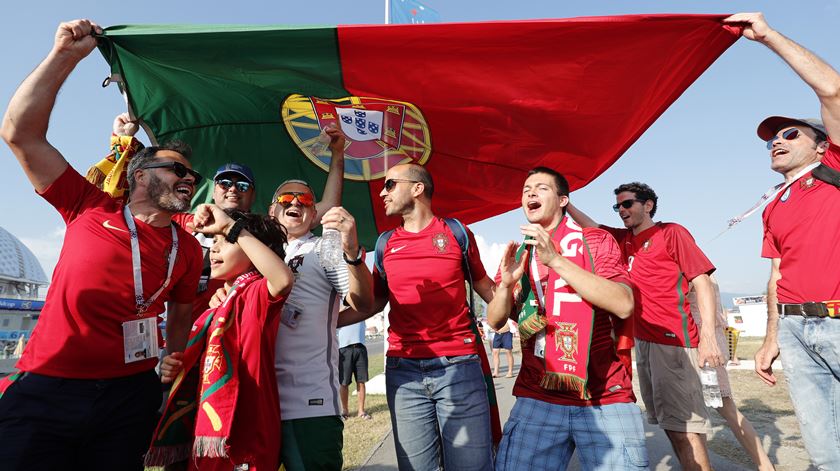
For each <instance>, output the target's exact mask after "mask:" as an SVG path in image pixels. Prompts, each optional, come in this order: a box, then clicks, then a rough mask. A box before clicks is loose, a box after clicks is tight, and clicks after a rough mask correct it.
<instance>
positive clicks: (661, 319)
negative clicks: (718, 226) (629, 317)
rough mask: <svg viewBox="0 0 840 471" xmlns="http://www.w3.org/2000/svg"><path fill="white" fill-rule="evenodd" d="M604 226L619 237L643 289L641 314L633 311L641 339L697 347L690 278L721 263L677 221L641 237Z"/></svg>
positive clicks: (630, 268)
mask: <svg viewBox="0 0 840 471" xmlns="http://www.w3.org/2000/svg"><path fill="white" fill-rule="evenodd" d="M602 227H603V226H602ZM603 228H604V229H606V230H607V231H609V232H610V233H612V235H613V236H614V237H615V239H616V240H617V241H618V244H619V247H621V251H622V253H623V254H624V259H625V260H626V261H627V270H628V271H629V272H630V279H631V280H633V283H635V284H636V286H637V287H638V288H639V292H640V293H641V298H642V302H641V306H642V312H641V315H638V314H639V313H636V314H637V315H634V316H633V318H634V319H635V321H634V324H633V328H634V330H635V336H636V338H637V339H641V340H644V341H647V342H653V343H658V344H663V345H674V346H677V347H686V348H688V347H697V343H698V340H699V335H698V332H697V325H696V324H694V319H693V318H692V317H691V311H690V308H689V303H688V297H687V296H688V283H689V282H690V281H691V280H693V279H694V278H696V277H698V276H700V275H703V274H709V275H711V274H712V272H714V271H715V267H714V265H712V262H710V261H709V259H708V258H706V255H705V254H704V253H703V251H702V250H700V247H698V246H697V243H696V242H694V238H693V237H691V234H689V232H688V231H687V230H686V229H685V228H684V227H682V226H680V225H679V224H675V223H672V222H664V223H663V222H658V223H656V224H655V225H654V226H653V227H650V228H648V229H646V230H644V231H642V232H640V233H639V234H637V235H635V236H634V235H633V232H632V231H630V230H629V229H617V228H613V227H603ZM637 304H638V303H637Z"/></svg>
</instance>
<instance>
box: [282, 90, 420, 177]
mask: <svg viewBox="0 0 840 471" xmlns="http://www.w3.org/2000/svg"><path fill="white" fill-rule="evenodd" d="M281 115H282V118H283V124H284V125H285V126H286V131H288V132H289V136H291V138H292V140H293V141H294V142H295V144H297V146H298V148H300V150H301V152H303V154H304V155H305V156H306V157H307V158H308V159H309V160H310V161H312V162H313V163H314V164H315V165H317V166H318V167H320V168H321V169H322V170H324V171H325V172H327V171H329V168H330V151H329V149H328V148H327V146H325V145H318V144H317V143H318V141H319V138H320V136H321V133H322V131H321V130H322V129H324V128H326V127H327V126H328V125H330V124H334V125H335V126H338V127H340V128H341V130H342V131H344V134H345V135H346V136H347V144H346V146H345V149H344V158H345V161H344V176H345V178H347V179H350V180H358V181H369V180H376V179H378V178H383V177H384V176H385V172H386V171H387V170H388V169H389V168H391V167H393V166H394V165H397V164H403V163H416V164H419V165H423V164H425V163H426V162H427V161H428V160H429V157H430V156H431V153H432V142H431V136H430V134H429V126H428V125H427V124H426V119H425V118H424V117H423V113H421V112H420V109H419V108H417V107H416V106H414V105H412V104H411V103H406V102H403V101H394V100H385V99H382V98H366V97H355V96H351V97H345V98H338V99H324V98H318V97H308V96H303V95H299V94H292V95H289V97H288V98H286V100H284V101H283V105H282V107H281Z"/></svg>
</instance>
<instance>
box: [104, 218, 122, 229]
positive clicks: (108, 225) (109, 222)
mask: <svg viewBox="0 0 840 471" xmlns="http://www.w3.org/2000/svg"><path fill="white" fill-rule="evenodd" d="M102 227H104V228H105V229H114V230H115V231H122V232H128V231H127V230H125V229H120V228H119V227H116V226H112V225H111V220H110V219H106V220H105V222H103V223H102Z"/></svg>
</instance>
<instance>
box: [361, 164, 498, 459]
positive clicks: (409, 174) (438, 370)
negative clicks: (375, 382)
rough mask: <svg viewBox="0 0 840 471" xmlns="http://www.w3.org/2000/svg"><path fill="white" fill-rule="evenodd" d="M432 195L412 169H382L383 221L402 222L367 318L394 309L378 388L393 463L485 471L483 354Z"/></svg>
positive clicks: (489, 294)
mask: <svg viewBox="0 0 840 471" xmlns="http://www.w3.org/2000/svg"><path fill="white" fill-rule="evenodd" d="M433 193H434V183H433V182H432V176H431V175H430V174H429V172H428V170H426V169H425V168H423V167H421V166H420V165H416V164H404V165H397V166H395V167H392V168H391V169H390V170H388V173H387V174H386V176H385V188H384V189H383V190H382V191H381V192H380V196H382V199H383V202H384V203H385V214H387V215H388V216H396V215H398V216H402V219H403V224H402V225H401V226H400V227H398V228H396V230H395V231H394V233H393V234H392V236H391V238H390V239H389V240H388V243H387V244H386V246H385V250H384V256H383V259H382V264H383V266H384V268H385V272H386V274H387V275H386V276H387V283H386V282H385V281H384V280H383V279H382V276H381V275H380V272H379V270H377V269H374V274H373V280H374V296H375V300H376V301H375V307H374V309H373V310H372V312H379V311H381V310H382V308H383V307H384V306H385V303H386V302H390V304H391V312H390V314H389V315H388V319H389V321H390V328H389V330H388V352H387V359H386V369H387V374H386V375H385V382H386V394H387V398H388V408H389V409H390V410H391V423H392V425H393V430H394V442H395V444H396V450H397V464H398V466H399V469H400V470H436V469H440V468H441V466H443V468H445V469H459V470H490V469H492V468H493V457H492V441H491V428H490V427H491V425H490V423H491V422H490V406H489V402H488V399H487V387H486V385H485V382H484V375H483V373H482V370H481V364H480V361H481V359H480V357H479V355H478V350H477V349H479V348H480V349H482V350H483V348H484V345H483V344H481V343H480V342H477V341H476V336H475V334H474V333H473V328H474V323H473V322H474V321H473V320H472V319H471V318H470V316H469V308H468V306H467V303H466V295H467V293H466V289H465V286H464V279H465V276H466V275H465V273H464V271H463V269H462V261H463V257H462V254H461V248H460V246H459V244H458V241H457V240H456V239H455V236H454V234H453V233H452V231H450V230H449V227H448V226H447V225H446V223H445V222H444V220H443V219H441V218H440V217H437V216H435V215H434V213H433V212H432V195H433ZM467 236H468V238H469V253H468V259H469V267H470V271H471V273H472V277H473V280H475V283H474V287H475V290H476V292H477V293H478V294H479V295H480V296H481V297H482V298H483V299H484V300H485V301H488V302H489V301H490V300H491V299H492V298H493V287H494V285H493V281H492V280H490V278H488V277H487V274H486V272H485V271H484V265H483V264H482V263H481V258H480V257H479V253H478V248H477V247H476V244H475V240H474V239H473V236H472V233H471V232H469V230H467ZM481 354H483V352H481Z"/></svg>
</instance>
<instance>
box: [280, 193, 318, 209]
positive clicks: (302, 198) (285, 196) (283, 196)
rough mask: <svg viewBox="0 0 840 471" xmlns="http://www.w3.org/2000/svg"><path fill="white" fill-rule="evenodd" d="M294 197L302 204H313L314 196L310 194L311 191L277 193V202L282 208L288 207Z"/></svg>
mask: <svg viewBox="0 0 840 471" xmlns="http://www.w3.org/2000/svg"><path fill="white" fill-rule="evenodd" d="M295 198H297V200H298V202H300V204H302V205H303V206H312V205H314V204H315V197H314V196H312V193H306V192H303V193H301V192H297V191H289V192H286V193H280V194H279V195H277V202H278V203H280V205H281V206H283V207H284V208H288V207H289V206H291V205H292V201H294V200H295Z"/></svg>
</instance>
